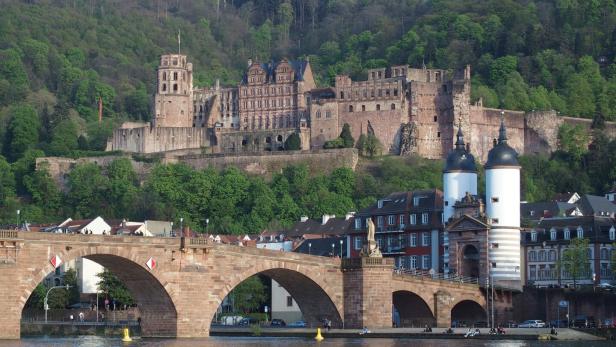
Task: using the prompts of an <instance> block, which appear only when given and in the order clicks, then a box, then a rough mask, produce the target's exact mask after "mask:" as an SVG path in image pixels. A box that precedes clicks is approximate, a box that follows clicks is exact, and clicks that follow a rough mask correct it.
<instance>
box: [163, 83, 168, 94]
mask: <svg viewBox="0 0 616 347" xmlns="http://www.w3.org/2000/svg"><path fill="white" fill-rule="evenodd" d="M166 91H167V84H166V83H163V92H166Z"/></svg>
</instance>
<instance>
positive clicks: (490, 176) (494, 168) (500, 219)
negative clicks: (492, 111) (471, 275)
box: [485, 118, 520, 286]
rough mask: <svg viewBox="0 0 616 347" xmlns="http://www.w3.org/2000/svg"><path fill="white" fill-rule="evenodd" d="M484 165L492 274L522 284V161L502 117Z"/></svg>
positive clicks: (498, 280)
mask: <svg viewBox="0 0 616 347" xmlns="http://www.w3.org/2000/svg"><path fill="white" fill-rule="evenodd" d="M485 168H486V213H487V217H488V223H489V224H490V231H489V234H488V247H489V249H488V261H489V265H488V268H489V271H490V275H491V276H492V278H493V280H494V281H495V282H501V283H502V282H507V283H509V284H511V285H514V286H520V164H519V163H518V153H517V152H516V151H515V150H514V149H513V148H511V147H510V146H509V145H508V144H507V131H506V129H505V124H504V120H503V119H502V118H501V125H500V130H499V134H498V142H495V144H494V148H492V149H491V150H490V152H489V153H488V161H487V162H486V165H485Z"/></svg>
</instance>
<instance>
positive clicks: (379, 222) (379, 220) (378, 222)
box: [376, 216, 383, 227]
mask: <svg viewBox="0 0 616 347" xmlns="http://www.w3.org/2000/svg"><path fill="white" fill-rule="evenodd" d="M376 226H378V227H383V216H378V217H376Z"/></svg>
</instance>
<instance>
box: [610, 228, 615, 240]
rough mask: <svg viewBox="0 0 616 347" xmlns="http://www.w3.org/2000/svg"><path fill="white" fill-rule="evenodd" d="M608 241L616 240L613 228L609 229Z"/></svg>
mask: <svg viewBox="0 0 616 347" xmlns="http://www.w3.org/2000/svg"><path fill="white" fill-rule="evenodd" d="M610 240H612V241H614V240H616V229H614V227H611V228H610Z"/></svg>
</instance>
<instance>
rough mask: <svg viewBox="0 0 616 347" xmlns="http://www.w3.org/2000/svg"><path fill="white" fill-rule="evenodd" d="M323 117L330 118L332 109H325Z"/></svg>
mask: <svg viewBox="0 0 616 347" xmlns="http://www.w3.org/2000/svg"><path fill="white" fill-rule="evenodd" d="M325 118H332V111H329V110H327V111H325Z"/></svg>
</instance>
